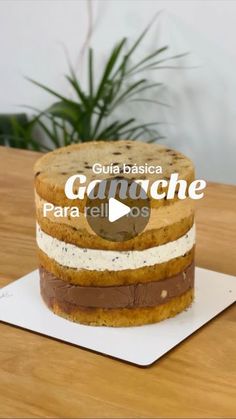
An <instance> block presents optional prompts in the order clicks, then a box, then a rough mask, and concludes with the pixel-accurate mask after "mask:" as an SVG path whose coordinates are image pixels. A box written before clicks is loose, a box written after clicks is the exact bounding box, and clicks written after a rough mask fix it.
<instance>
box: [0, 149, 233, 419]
mask: <svg viewBox="0 0 236 419" xmlns="http://www.w3.org/2000/svg"><path fill="white" fill-rule="evenodd" d="M38 157H39V154H37V153H33V152H27V151H19V150H13V149H7V148H2V147H0V188H1V189H0V193H1V206H0V215H1V216H0V243H1V246H0V266H1V268H0V286H4V285H7V284H8V283H10V282H11V281H12V280H14V279H17V278H19V277H20V276H22V275H24V274H26V273H28V272H29V271H31V270H33V269H35V268H36V267H37V260H36V256H35V241H34V230H35V220H34V204H33V180H32V166H33V163H34V162H35V160H36V159H37V158H38ZM197 233H198V240H197V243H198V245H197V265H198V266H202V267H205V268H209V269H213V270H216V271H221V272H225V273H228V274H233V275H236V187H235V186H229V185H220V184H214V183H210V184H209V185H208V188H207V192H206V197H205V198H204V199H203V200H200V202H198V204H197ZM235 348H236V307H235V306H234V307H232V306H231V308H229V309H228V310H226V311H225V312H224V313H222V314H221V315H219V316H218V317H217V318H216V319H214V320H213V321H211V322H210V323H209V324H208V325H206V326H205V327H203V328H202V329H201V330H199V331H198V332H197V333H195V334H194V335H193V336H191V337H190V338H189V339H187V340H186V341H185V342H183V343H182V344H181V345H179V346H178V347H176V348H175V349H174V350H172V351H171V352H169V353H168V354H167V355H166V356H164V357H163V358H162V359H161V360H159V361H158V362H157V363H156V364H154V365H153V366H151V367H149V368H138V367H134V366H132V365H129V364H125V363H122V362H119V361H116V360H113V359H110V358H107V357H105V356H101V355H97V354H94V353H92V352H89V351H86V350H82V349H79V348H77V347H73V346H70V345H67V344H64V343H60V342H57V341H54V340H52V339H49V338H46V337H43V336H39V335H36V334H34V333H29V332H27V331H24V330H21V329H17V328H15V327H13V326H8V325H5V324H1V325H0V406H1V408H0V417H39V416H40V417H45V416H47V417H109V418H112V417H158V416H159V417H188V418H190V417H194V418H198V417H200V418H206V417H235V416H236V349H235Z"/></svg>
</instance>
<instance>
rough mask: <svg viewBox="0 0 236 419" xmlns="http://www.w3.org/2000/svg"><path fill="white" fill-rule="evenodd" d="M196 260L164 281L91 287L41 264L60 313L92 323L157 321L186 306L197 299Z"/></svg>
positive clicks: (45, 290)
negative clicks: (56, 273) (74, 282)
mask: <svg viewBox="0 0 236 419" xmlns="http://www.w3.org/2000/svg"><path fill="white" fill-rule="evenodd" d="M193 286H194V263H192V264H191V265H189V266H188V267H187V268H186V269H185V270H184V271H183V272H181V273H180V274H177V275H175V276H173V277H171V278H166V279H163V280H161V281H153V282H149V283H146V284H132V285H128V286H127V285H126V286H110V287H109V286H105V287H90V286H87V287H85V286H76V285H73V284H69V283H65V282H64V281H62V280H61V279H59V278H57V277H55V276H54V275H53V274H52V273H50V272H48V271H47V270H45V269H44V268H40V288H41V295H42V298H43V300H44V301H45V303H46V305H47V306H48V307H49V308H50V309H51V310H53V311H54V312H55V313H56V314H58V315H61V316H63V317H66V318H68V319H70V320H72V321H76V322H79V323H84V324H91V325H107V326H134V325H141V324H147V323H155V322H158V321H160V320H163V319H166V318H168V317H172V316H174V315H175V314H177V313H179V312H180V311H182V310H184V309H185V308H186V307H187V306H188V305H189V304H190V303H191V301H192V299H193Z"/></svg>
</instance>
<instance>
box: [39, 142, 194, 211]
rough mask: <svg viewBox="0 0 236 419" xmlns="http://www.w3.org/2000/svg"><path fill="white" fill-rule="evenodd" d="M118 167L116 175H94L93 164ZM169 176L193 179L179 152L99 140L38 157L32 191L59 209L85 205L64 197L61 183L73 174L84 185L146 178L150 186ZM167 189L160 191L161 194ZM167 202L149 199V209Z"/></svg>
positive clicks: (143, 144)
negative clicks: (144, 169)
mask: <svg viewBox="0 0 236 419" xmlns="http://www.w3.org/2000/svg"><path fill="white" fill-rule="evenodd" d="M95 163H99V165H101V166H103V167H104V166H110V167H111V164H112V163H113V165H112V166H113V167H114V166H118V167H119V169H120V173H119V175H117V173H113V174H111V173H109V174H107V173H100V174H95V173H94V171H93V165H94V164H95ZM124 164H125V165H126V166H130V167H134V165H137V166H145V164H146V166H149V167H150V166H155V167H156V166H161V168H162V173H145V174H140V173H138V174H134V173H129V174H127V173H125V174H122V167H123V165H124ZM172 173H178V174H179V179H183V180H186V181H187V184H190V183H191V182H192V181H193V180H194V166H193V163H192V161H191V160H190V159H188V158H187V157H186V156H184V155H183V154H182V153H180V152H177V151H175V150H172V149H169V148H166V147H165V146H163V145H160V144H149V143H144V142H140V141H108V142H105V141H99V142H86V143H82V144H73V145H70V146H67V147H63V148H59V149H56V150H54V151H52V152H50V153H47V154H45V155H44V156H43V157H41V158H40V159H39V160H38V161H37V162H36V164H35V166H34V175H35V189H36V191H37V193H38V195H40V196H41V197H42V198H43V199H44V200H45V201H47V202H51V203H53V204H55V205H60V206H78V207H80V208H81V209H82V208H83V207H84V206H85V203H86V197H85V199H84V200H70V199H68V198H67V197H66V195H65V191H64V188H65V183H66V181H67V179H68V178H69V177H70V176H72V175H75V174H81V175H85V176H86V178H87V181H86V183H85V185H83V186H87V185H88V184H89V183H90V182H91V181H92V180H96V179H106V178H113V177H114V178H115V177H117V176H119V177H122V176H124V177H125V178H127V179H132V180H135V179H147V180H149V181H150V183H152V182H154V181H156V180H158V179H165V180H167V181H168V180H169V179H170V175H171V174H172ZM166 189H167V188H163V189H162V190H163V191H165V190H166ZM160 191H161V189H160ZM168 203H170V202H168V201H167V200H159V201H158V200H152V206H154V207H155V206H160V205H168Z"/></svg>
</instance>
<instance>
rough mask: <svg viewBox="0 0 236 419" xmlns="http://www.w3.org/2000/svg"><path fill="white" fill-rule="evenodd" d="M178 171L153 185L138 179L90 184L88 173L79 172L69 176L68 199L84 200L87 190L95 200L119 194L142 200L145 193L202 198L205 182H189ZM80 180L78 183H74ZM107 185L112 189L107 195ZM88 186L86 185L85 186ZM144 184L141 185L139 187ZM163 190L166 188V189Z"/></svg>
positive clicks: (118, 195)
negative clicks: (167, 178)
mask: <svg viewBox="0 0 236 419" xmlns="http://www.w3.org/2000/svg"><path fill="white" fill-rule="evenodd" d="M178 177H179V175H178V173H172V174H171V176H170V179H169V180H168V181H167V180H166V179H158V180H156V181H154V182H153V183H151V184H150V181H149V180H148V179H137V180H135V181H133V182H130V181H129V180H128V179H125V178H122V179H115V178H114V179H109V180H107V181H106V180H100V179H96V180H93V181H91V182H90V183H89V184H88V185H87V186H86V185H85V183H86V180H87V178H86V176H85V175H80V174H76V175H73V176H70V177H69V178H68V180H67V181H66V184H65V194H66V196H67V198H68V199H84V197H85V193H86V194H87V195H88V196H89V197H90V198H92V199H96V198H99V199H105V198H106V197H108V198H113V197H115V196H116V197H119V198H120V199H126V198H131V199H143V198H145V197H144V196H143V194H144V193H145V194H147V195H149V196H151V197H152V198H153V199H174V198H175V197H176V196H177V197H178V198H179V199H181V200H182V199H186V198H188V197H190V198H191V199H195V200H196V199H201V198H202V197H203V195H204V193H203V192H202V191H203V189H204V188H205V187H206V181H205V180H203V179H197V180H194V181H193V182H191V183H190V185H188V184H187V181H186V180H183V179H178ZM77 181H79V186H78V187H77V186H75V183H77ZM107 184H109V188H108V189H109V190H108V194H107ZM83 185H85V186H83ZM140 186H141V187H140ZM163 189H166V190H165V191H163Z"/></svg>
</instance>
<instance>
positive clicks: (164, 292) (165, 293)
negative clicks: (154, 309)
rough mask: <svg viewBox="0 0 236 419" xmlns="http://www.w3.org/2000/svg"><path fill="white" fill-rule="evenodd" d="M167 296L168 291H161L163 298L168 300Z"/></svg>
mask: <svg viewBox="0 0 236 419" xmlns="http://www.w3.org/2000/svg"><path fill="white" fill-rule="evenodd" d="M167 294H168V292H167V291H166V290H162V291H161V298H166V297H167Z"/></svg>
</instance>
